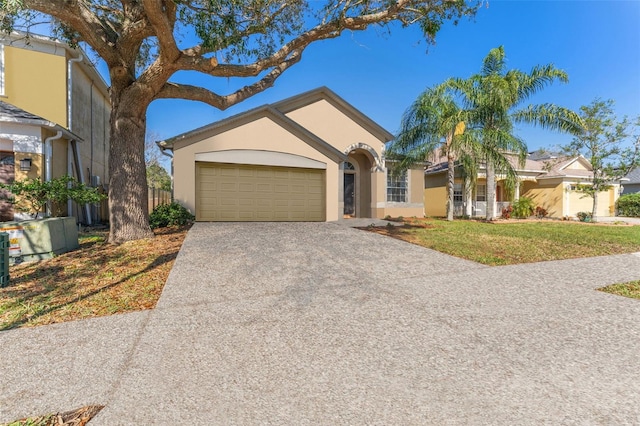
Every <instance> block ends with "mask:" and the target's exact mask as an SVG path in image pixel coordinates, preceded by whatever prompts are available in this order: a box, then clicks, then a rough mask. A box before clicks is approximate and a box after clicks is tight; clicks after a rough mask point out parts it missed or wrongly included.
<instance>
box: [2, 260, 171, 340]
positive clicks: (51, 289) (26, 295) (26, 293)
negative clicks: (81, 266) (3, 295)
mask: <svg viewBox="0 0 640 426" xmlns="http://www.w3.org/2000/svg"><path fill="white" fill-rule="evenodd" d="M179 251H180V250H179V249H177V250H175V251H172V252H170V253H166V254H162V255H160V256H158V257H156V258H155V259H154V260H153V261H152V262H151V263H150V264H148V265H147V266H146V267H145V268H144V269H142V270H140V271H137V272H135V273H131V274H128V275H127V276H125V277H123V278H121V279H120V280H118V281H116V282H114V283H111V284H108V285H105V286H102V287H99V288H96V289H94V290H92V291H89V292H87V293H85V294H82V295H79V296H77V297H74V298H73V299H71V300H67V301H65V302H64V303H59V304H56V305H53V306H47V307H46V308H45V309H42V310H39V311H38V312H37V313H36V314H34V315H29V316H25V317H22V318H19V319H16V320H14V321H10V322H8V323H5V324H2V325H0V331H4V330H9V329H12V328H17V327H20V326H23V325H25V324H27V323H28V322H30V321H33V320H34V319H37V318H39V317H42V316H44V315H47V314H49V313H51V312H54V311H56V310H59V309H62V308H64V307H66V306H69V305H73V304H75V303H78V302H80V301H82V300H85V299H88V298H90V297H92V296H95V295H97V294H100V293H102V292H106V291H108V290H110V289H112V288H115V287H117V286H119V285H121V284H123V283H125V282H127V281H129V280H131V279H135V278H137V277H139V276H141V275H144V274H145V273H147V272H150V271H152V270H153V269H155V268H157V267H159V266H161V265H163V264H165V263H167V262H171V261H173V260H175V258H176V257H177V255H178V252H179ZM94 257H98V256H94ZM117 257H118V254H117V253H114V254H112V255H110V256H101V257H100V262H99V263H100V264H106V263H108V260H109V259H111V260H113V259H115V258H117ZM90 258H91V257H90ZM93 260H98V259H93ZM43 269H55V270H56V272H55V275H57V276H60V275H62V273H63V272H64V270H65V268H62V267H60V268H48V267H44V268H43ZM33 274H38V272H37V271H34V272H33ZM84 275H86V276H89V274H84ZM59 278H60V281H65V282H67V281H69V280H68V279H66V277H65V279H63V278H62V277H59ZM23 281H27V280H26V279H24V280H23ZM74 286H75V285H74V284H70V285H64V286H45V287H44V288H42V290H39V291H33V290H29V289H25V290H18V294H19V293H20V292H24V298H22V299H21V300H20V301H19V303H22V302H25V301H26V302H28V299H30V298H33V297H45V296H46V295H47V294H49V293H52V292H60V291H64V290H69V289H70V288H71V287H74ZM15 296H16V295H14V297H15Z"/></svg>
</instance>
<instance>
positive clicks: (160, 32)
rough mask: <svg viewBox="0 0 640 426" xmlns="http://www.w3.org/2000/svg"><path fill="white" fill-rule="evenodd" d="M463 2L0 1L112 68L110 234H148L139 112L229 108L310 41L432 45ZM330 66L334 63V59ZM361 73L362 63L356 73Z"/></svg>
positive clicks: (471, 8)
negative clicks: (368, 33)
mask: <svg viewBox="0 0 640 426" xmlns="http://www.w3.org/2000/svg"><path fill="white" fill-rule="evenodd" d="M479 5H480V2H479V1H478V2H476V1H465V0H422V1H418V0H359V1H352V0H325V1H305V0H94V1H83V0H72V1H70V0H0V22H1V25H2V28H3V29H4V30H5V31H8V30H11V29H13V28H16V29H23V30H27V31H28V30H29V29H30V28H31V26H33V25H35V24H37V23H40V22H42V21H43V18H44V19H46V18H52V20H53V23H54V27H53V28H54V33H55V34H56V35H57V36H58V37H60V38H61V39H63V40H64V41H67V42H68V43H70V44H71V45H82V46H83V47H89V48H90V49H91V50H92V51H94V52H95V53H96V54H97V55H98V56H99V57H100V58H101V59H102V60H104V62H105V63H106V65H107V67H108V69H109V76H110V80H111V89H110V97H111V106H112V110H111V119H110V123H111V129H110V130H111V133H110V138H111V144H110V146H111V148H110V161H109V164H110V170H109V207H110V208H109V210H110V213H109V215H110V225H111V233H110V236H109V240H110V241H111V242H114V243H119V242H123V241H127V240H133V239H138V238H146V237H150V236H152V233H151V230H150V228H149V220H148V204H147V201H146V199H147V197H146V192H147V182H146V176H145V162H144V138H145V131H146V111H147V107H148V106H149V104H150V103H151V102H152V101H154V100H156V99H171V98H180V99H187V100H194V101H200V102H204V103H207V104H209V105H211V106H213V107H215V108H218V109H226V108H228V107H230V106H232V105H235V104H238V103H239V102H242V101H243V100H245V99H247V98H249V97H251V96H253V95H255V94H257V93H260V92H261V91H263V90H265V89H267V88H269V87H271V86H272V85H273V84H274V82H275V81H276V79H278V78H279V77H280V76H281V75H282V74H283V73H284V72H285V71H286V70H288V69H289V68H291V67H292V66H293V65H295V64H296V63H298V62H299V61H300V60H301V58H302V53H303V52H304V50H305V49H306V48H307V47H308V46H309V45H311V44H312V43H314V42H317V41H320V40H327V39H331V38H336V37H339V36H340V35H341V33H342V32H344V31H345V30H347V31H348V30H351V31H359V30H365V29H367V28H368V27H370V26H374V25H378V26H382V27H385V28H388V27H389V26H390V24H392V23H394V22H396V23H400V24H401V25H403V26H408V25H418V26H420V28H421V29H422V30H423V32H424V34H425V37H426V39H427V41H429V42H433V41H434V38H435V35H436V33H437V31H438V30H439V29H440V27H441V26H442V25H443V24H444V22H447V21H450V20H453V21H457V20H458V19H460V18H461V17H464V16H472V15H474V14H475V11H476V10H477V8H478V7H479ZM338 65H339V64H336V65H335V66H338ZM180 71H191V72H197V73H200V74H204V75H208V76H212V77H222V78H225V79H227V78H233V77H238V78H240V79H241V80H244V79H246V84H241V85H240V87H239V88H237V89H235V90H233V91H232V92H231V93H217V92H214V91H213V90H210V89H207V88H205V87H200V86H195V85H190V84H185V83H180V82H177V81H175V80H174V81H172V80H171V78H172V77H173V76H174V75H175V74H176V73H178V72H180ZM363 72H366V70H363Z"/></svg>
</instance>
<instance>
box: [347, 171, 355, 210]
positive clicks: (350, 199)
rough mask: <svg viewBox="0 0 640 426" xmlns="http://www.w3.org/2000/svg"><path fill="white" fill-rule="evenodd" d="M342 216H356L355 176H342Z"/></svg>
mask: <svg viewBox="0 0 640 426" xmlns="http://www.w3.org/2000/svg"><path fill="white" fill-rule="evenodd" d="M344 215H345V217H354V216H355V215H356V175H355V174H354V173H345V174H344Z"/></svg>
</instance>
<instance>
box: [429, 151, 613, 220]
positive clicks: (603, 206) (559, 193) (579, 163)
mask: <svg viewBox="0 0 640 426" xmlns="http://www.w3.org/2000/svg"><path fill="white" fill-rule="evenodd" d="M516 163H517V162H516V161H515V159H513V160H512V164H513V165H514V167H515V168H516V170H517V173H518V177H519V181H520V183H519V185H517V186H516V188H515V191H514V192H515V193H514V194H513V199H516V200H517V199H518V198H520V197H521V196H522V197H529V198H531V199H533V201H534V203H535V204H536V206H540V207H542V208H544V209H546V210H547V213H548V215H549V217H555V218H563V217H575V216H576V214H577V213H578V212H582V211H585V212H591V210H592V205H593V199H592V198H591V197H589V196H585V194H584V193H582V192H579V191H577V190H576V186H577V185H578V184H588V183H589V178H591V177H592V176H593V173H592V168H591V164H590V163H589V161H587V160H586V159H585V158H584V157H582V156H576V157H554V156H546V157H545V156H537V157H534V156H529V158H527V160H526V163H525V165H524V167H520V166H518V165H517V164H516ZM446 182H447V163H446V159H440V160H436V161H434V163H433V164H432V165H431V166H429V167H428V168H427V169H426V170H425V194H424V199H425V214H426V215H427V216H444V215H445V209H446V202H447V193H446ZM619 194H620V182H612V188H611V189H609V190H608V191H603V192H601V193H600V194H599V196H598V213H597V216H614V215H615V202H616V200H617V199H618V197H619ZM454 199H455V210H454V211H455V214H456V215H458V216H462V215H467V216H478V217H484V216H485V214H486V208H487V199H486V170H485V169H484V168H481V169H480V171H479V173H478V176H477V184H476V187H475V189H472V188H467V189H465V185H464V179H463V178H462V170H459V169H458V168H456V179H455V185H454ZM510 204H511V202H510V196H509V194H508V191H507V189H506V185H505V182H504V176H498V179H497V188H496V208H495V212H496V215H497V216H498V217H499V216H500V214H501V212H502V209H504V208H506V207H508V206H509V205H510Z"/></svg>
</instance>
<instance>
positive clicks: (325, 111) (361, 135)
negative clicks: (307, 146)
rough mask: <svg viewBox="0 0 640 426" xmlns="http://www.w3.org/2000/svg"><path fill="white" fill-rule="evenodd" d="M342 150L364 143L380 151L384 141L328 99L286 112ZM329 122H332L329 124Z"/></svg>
mask: <svg viewBox="0 0 640 426" xmlns="http://www.w3.org/2000/svg"><path fill="white" fill-rule="evenodd" d="M286 115H287V117H289V118H290V119H292V120H293V121H295V122H296V123H298V124H300V125H301V126H302V127H304V128H306V129H308V130H310V131H311V132H312V133H314V134H315V135H317V136H319V137H320V138H321V139H323V140H324V141H326V142H328V143H329V144H331V145H333V146H334V147H335V148H337V149H338V150H339V151H341V152H345V150H346V149H347V148H348V147H349V146H351V145H353V144H356V143H364V144H367V145H369V146H370V147H372V148H373V149H375V150H376V151H377V152H380V150H381V148H382V145H383V144H382V142H381V141H380V140H379V139H378V138H376V137H375V136H374V135H372V134H371V133H369V132H368V131H367V130H366V129H364V128H363V127H362V126H360V125H359V124H358V123H356V122H355V121H353V120H352V119H351V118H350V117H348V116H347V115H345V114H344V113H343V112H341V111H340V110H338V109H337V108H335V107H334V106H333V105H331V104H330V103H329V102H328V101H326V100H320V101H318V102H314V103H312V104H309V105H306V106H304V107H302V108H300V109H297V110H294V111H291V112H289V113H287V114H286ZM327 123H331V124H330V125H327Z"/></svg>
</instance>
